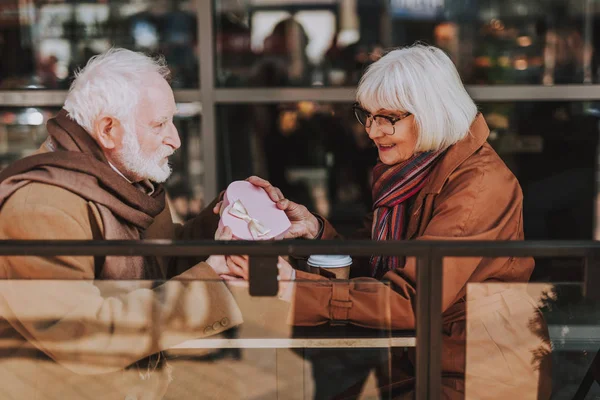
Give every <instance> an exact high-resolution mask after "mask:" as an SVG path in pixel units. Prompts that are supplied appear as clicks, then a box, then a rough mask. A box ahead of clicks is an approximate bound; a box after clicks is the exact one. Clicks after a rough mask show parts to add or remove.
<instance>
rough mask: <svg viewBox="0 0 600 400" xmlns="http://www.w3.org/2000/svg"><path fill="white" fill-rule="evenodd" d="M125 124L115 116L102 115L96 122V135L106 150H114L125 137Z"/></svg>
mask: <svg viewBox="0 0 600 400" xmlns="http://www.w3.org/2000/svg"><path fill="white" fill-rule="evenodd" d="M123 133H124V132H123V125H121V122H120V121H119V120H118V119H116V118H113V117H107V116H104V117H100V118H98V119H97V120H96V123H95V124H94V134H95V135H94V136H95V137H96V141H97V142H98V144H99V145H100V146H101V147H102V148H103V149H105V150H113V149H114V148H115V147H117V146H118V145H119V144H120V143H121V141H122V138H123Z"/></svg>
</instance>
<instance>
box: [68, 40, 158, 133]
mask: <svg viewBox="0 0 600 400" xmlns="http://www.w3.org/2000/svg"><path fill="white" fill-rule="evenodd" d="M152 73H157V74H159V75H160V76H161V77H163V78H164V79H168V77H169V69H168V68H167V66H166V63H165V61H164V58H157V59H154V58H150V57H148V56H146V55H144V54H142V53H136V52H133V51H130V50H126V49H120V48H111V49H110V50H108V51H106V52H105V53H102V54H99V55H97V56H94V57H92V58H91V59H90V60H89V61H88V63H87V65H86V66H85V67H84V68H83V69H81V70H80V71H78V72H76V73H75V80H74V81H73V83H72V84H71V88H70V89H69V94H68V95H67V99H66V100H65V105H64V108H65V110H67V112H68V113H69V116H70V117H71V118H72V119H73V120H75V122H77V123H78V124H79V125H81V126H82V127H83V128H85V129H86V130H87V131H88V133H92V132H93V126H94V121H95V120H96V119H97V118H98V117H100V116H102V115H106V116H110V117H113V118H116V119H118V120H119V121H120V122H121V123H122V124H124V125H126V128H127V131H128V132H127V133H128V134H129V133H130V130H131V129H132V126H131V124H132V123H133V118H134V116H135V110H136V106H137V105H138V103H139V101H140V97H141V96H140V94H141V92H142V89H143V88H144V85H145V84H147V80H148V75H149V74H152Z"/></svg>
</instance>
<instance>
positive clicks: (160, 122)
mask: <svg viewBox="0 0 600 400" xmlns="http://www.w3.org/2000/svg"><path fill="white" fill-rule="evenodd" d="M169 119H170V117H167V116H166V115H165V116H162V117H158V118H157V119H155V120H154V121H152V123H153V124H162V123H163V122H167V121H168V120H169Z"/></svg>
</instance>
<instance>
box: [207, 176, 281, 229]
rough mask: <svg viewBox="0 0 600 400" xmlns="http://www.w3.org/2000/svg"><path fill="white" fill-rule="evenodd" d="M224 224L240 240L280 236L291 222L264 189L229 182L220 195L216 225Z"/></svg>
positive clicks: (243, 183) (241, 182)
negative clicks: (218, 216)
mask: <svg viewBox="0 0 600 400" xmlns="http://www.w3.org/2000/svg"><path fill="white" fill-rule="evenodd" d="M222 226H228V227H229V228H231V231H232V233H233V236H234V237H235V238H236V239H240V240H269V239H282V238H283V236H284V235H285V233H286V232H287V231H288V230H289V229H290V227H291V226H292V224H291V223H290V220H289V219H288V217H287V215H285V212H283V211H282V210H280V209H279V208H277V205H276V204H275V202H273V201H272V200H271V199H270V198H269V195H268V194H267V192H265V191H264V189H262V188H260V187H258V186H254V185H253V184H251V183H250V182H246V181H235V182H232V183H231V184H230V185H229V186H228V187H227V190H226V191H225V195H224V196H223V205H222V206H221V220H220V221H219V227H222Z"/></svg>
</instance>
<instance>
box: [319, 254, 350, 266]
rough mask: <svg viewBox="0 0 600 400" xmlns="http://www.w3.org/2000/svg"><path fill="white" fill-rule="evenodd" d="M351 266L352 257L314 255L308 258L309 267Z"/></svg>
mask: <svg viewBox="0 0 600 400" xmlns="http://www.w3.org/2000/svg"><path fill="white" fill-rule="evenodd" d="M351 264H352V257H350V256H340V255H315V256H310V257H309V258H308V265H310V266H311V267H323V268H336V267H346V266H348V265H351Z"/></svg>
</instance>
